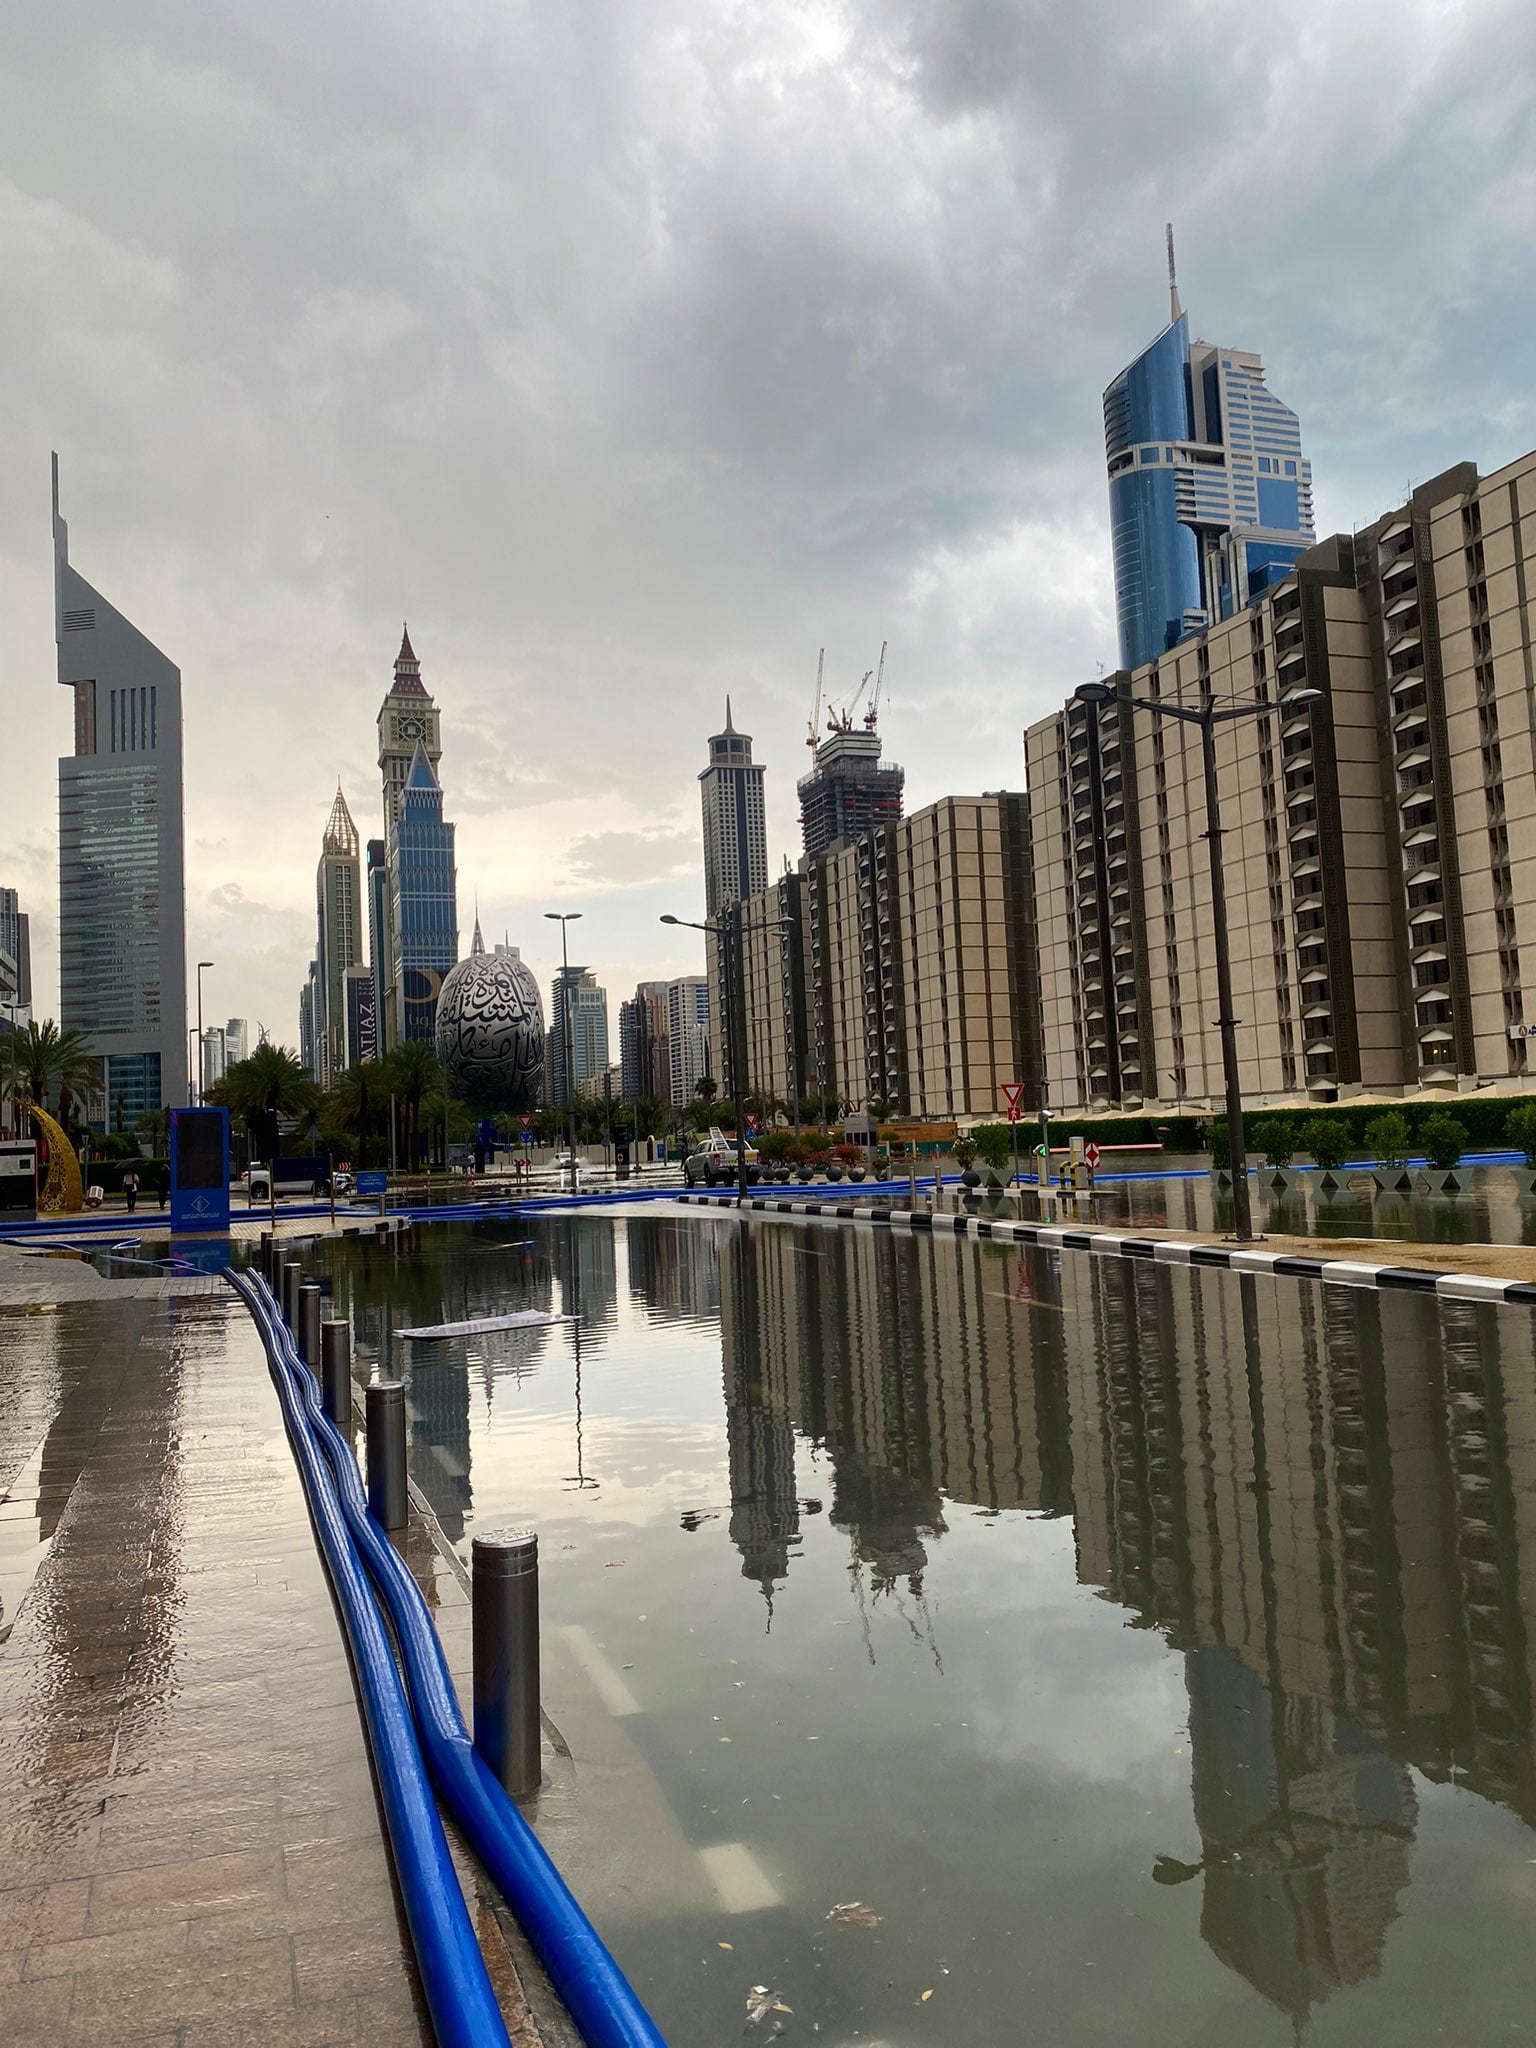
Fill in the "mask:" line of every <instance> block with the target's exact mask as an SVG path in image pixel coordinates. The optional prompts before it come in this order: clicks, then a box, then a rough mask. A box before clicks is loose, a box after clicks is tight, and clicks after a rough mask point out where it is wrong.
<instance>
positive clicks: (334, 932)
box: [314, 783, 371, 1088]
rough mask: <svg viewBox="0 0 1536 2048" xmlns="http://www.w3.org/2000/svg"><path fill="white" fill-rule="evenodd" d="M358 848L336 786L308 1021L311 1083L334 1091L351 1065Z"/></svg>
mask: <svg viewBox="0 0 1536 2048" xmlns="http://www.w3.org/2000/svg"><path fill="white" fill-rule="evenodd" d="M358 844H359V842H358V836H357V827H356V825H354V824H353V822H352V813H351V812H350V811H349V810H348V809H347V800H346V798H345V797H344V796H343V795H342V793H341V785H340V784H339V783H338V784H337V786H336V801H335V802H334V803H333V804H332V806H331V815H330V818H329V820H328V822H327V824H326V828H325V836H324V838H323V840H322V841H321V848H320V864H319V866H318V868H317V869H316V871H315V919H316V927H317V929H316V939H315V960H316V963H317V966H318V970H319V972H318V975H317V987H318V992H319V1003H320V1007H319V1011H318V1014H317V1015H316V1017H315V1018H314V1026H315V1052H316V1058H317V1060H318V1062H319V1065H318V1069H317V1071H316V1074H315V1079H316V1080H317V1081H318V1082H319V1084H320V1086H321V1087H322V1088H334V1087H335V1085H336V1082H337V1081H338V1080H339V1079H340V1077H341V1075H342V1074H343V1073H345V1071H346V1069H347V1068H348V1067H349V1066H351V1065H352V1064H353V1061H352V1059H351V1057H350V1056H349V1052H348V1046H349V1043H350V1039H351V1033H350V1031H349V1023H350V1019H349V1015H348V981H347V977H348V976H349V975H350V974H351V973H352V972H353V970H354V969H356V968H358V967H360V966H361V965H362V960H363V919H364V911H363V877H362V868H361V866H360V864H359V861H358ZM370 1008H371V1004H370Z"/></svg>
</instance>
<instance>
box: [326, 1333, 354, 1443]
mask: <svg viewBox="0 0 1536 2048" xmlns="http://www.w3.org/2000/svg"><path fill="white" fill-rule="evenodd" d="M320 1405H321V1407H322V1408H323V1409H324V1410H325V1412H326V1414H327V1415H329V1417H330V1418H331V1420H332V1422H334V1423H335V1425H336V1427H337V1428H338V1429H348V1428H350V1427H351V1423H352V1326H351V1324H350V1323H329V1322H328V1323H322V1324H321V1325H320Z"/></svg>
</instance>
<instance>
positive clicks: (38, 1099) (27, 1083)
mask: <svg viewBox="0 0 1536 2048" xmlns="http://www.w3.org/2000/svg"><path fill="white" fill-rule="evenodd" d="M5 1087H6V1089H7V1091H8V1092H9V1093H10V1094H11V1095H13V1096H15V1098H16V1100H17V1101H18V1102H19V1103H21V1104H23V1105H24V1106H26V1107H32V1106H36V1107H37V1108H38V1109H46V1108H47V1107H48V1098H49V1096H50V1095H52V1094H53V1093H54V1092H55V1091H57V1095H58V1111H59V1122H60V1123H61V1124H65V1125H67V1124H68V1123H69V1120H70V1110H71V1109H72V1108H73V1106H74V1098H75V1097H76V1096H77V1095H96V1094H99V1093H100V1091H101V1060H100V1057H99V1056H98V1055H97V1054H96V1053H93V1052H92V1051H91V1046H90V1040H89V1039H88V1038H87V1037H86V1035H85V1033H84V1032H83V1031H74V1030H70V1031H61V1030H60V1029H59V1027H58V1025H57V1024H56V1023H55V1022H54V1021H53V1019H52V1018H51V1017H48V1018H45V1019H44V1020H43V1022H42V1023H41V1024H39V1023H38V1022H37V1021H36V1019H35V1018H34V1019H33V1021H32V1022H31V1023H30V1024H28V1026H27V1028H26V1030H25V1031H13V1032H10V1033H8V1034H7V1036H6V1039H5Z"/></svg>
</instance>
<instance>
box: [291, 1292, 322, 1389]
mask: <svg viewBox="0 0 1536 2048" xmlns="http://www.w3.org/2000/svg"><path fill="white" fill-rule="evenodd" d="M294 1335H295V1336H296V1337H297V1338H298V1340H299V1356H300V1358H302V1359H303V1361H304V1363H305V1364H306V1365H307V1366H308V1367H309V1369H310V1371H311V1372H312V1373H314V1375H315V1376H316V1378H318V1377H319V1374H320V1283H319V1282H318V1281H317V1280H306V1281H305V1282H304V1284H303V1286H302V1287H301V1288H300V1289H299V1327H298V1329H297V1330H295V1332H294Z"/></svg>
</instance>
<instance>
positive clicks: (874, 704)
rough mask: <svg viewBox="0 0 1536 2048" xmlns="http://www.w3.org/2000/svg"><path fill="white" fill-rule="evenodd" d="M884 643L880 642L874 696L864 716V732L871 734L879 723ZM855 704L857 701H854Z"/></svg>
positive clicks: (883, 679) (883, 669)
mask: <svg viewBox="0 0 1536 2048" xmlns="http://www.w3.org/2000/svg"><path fill="white" fill-rule="evenodd" d="M885 649H886V642H885V641H884V640H882V641H881V642H880V666H879V668H877V669H876V671H875V694H874V695H873V697H871V698H870V700H869V709H868V710H867V711H866V712H865V714H864V730H865V731H866V732H873V731H874V730H875V727H876V726H877V725H878V724H879V722H880V687H881V685H882V684H883V683H884V681H885ZM854 701H855V702H857V701H858V700H857V699H855V700H854Z"/></svg>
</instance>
